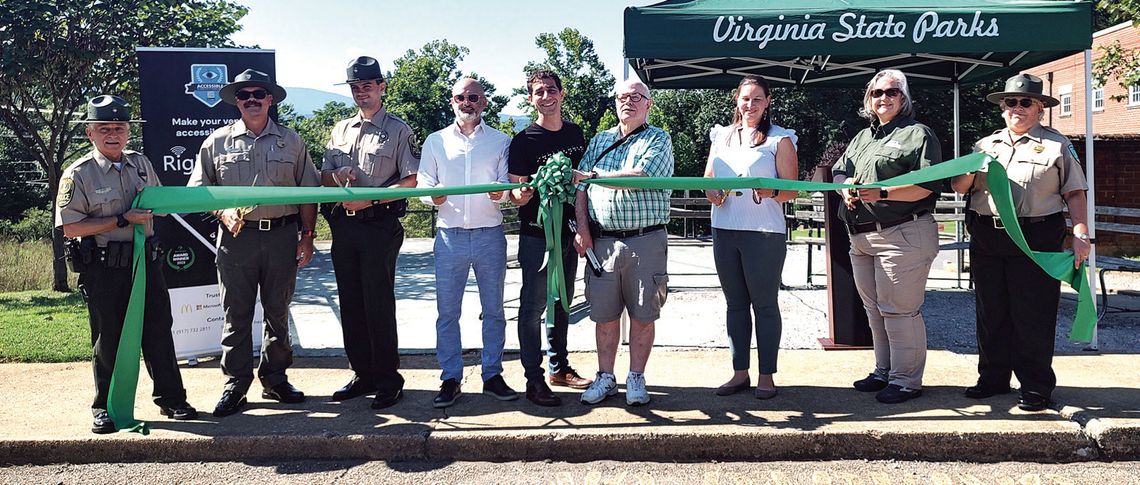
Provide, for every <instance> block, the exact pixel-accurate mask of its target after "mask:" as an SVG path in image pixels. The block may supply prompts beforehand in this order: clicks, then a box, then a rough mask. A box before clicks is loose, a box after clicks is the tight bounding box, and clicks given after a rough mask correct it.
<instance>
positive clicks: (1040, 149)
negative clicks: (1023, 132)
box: [1033, 145, 1045, 153]
mask: <svg viewBox="0 0 1140 485" xmlns="http://www.w3.org/2000/svg"><path fill="white" fill-rule="evenodd" d="M1043 151H1045V146H1044V145H1037V146H1035V147H1033V153H1041V152H1043Z"/></svg>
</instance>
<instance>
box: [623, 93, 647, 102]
mask: <svg viewBox="0 0 1140 485" xmlns="http://www.w3.org/2000/svg"><path fill="white" fill-rule="evenodd" d="M647 98H649V96H646V95H644V94H641V93H627V94H619V95H618V96H617V100H618V102H619V103H624V102H626V101H628V102H630V103H640V102H641V100H643V99H647Z"/></svg>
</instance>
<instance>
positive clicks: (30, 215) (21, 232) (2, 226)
mask: <svg viewBox="0 0 1140 485" xmlns="http://www.w3.org/2000/svg"><path fill="white" fill-rule="evenodd" d="M53 222H54V218H53V217H52V213H51V212H50V211H47V210H45V209H40V208H36V207H33V208H30V209H27V210H25V211H24V214H23V218H21V219H20V220H19V221H16V222H10V221H0V239H4V240H8V241H20V242H31V241H46V240H49V239H51V230H52V227H53V226H54V224H53Z"/></svg>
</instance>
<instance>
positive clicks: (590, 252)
mask: <svg viewBox="0 0 1140 485" xmlns="http://www.w3.org/2000/svg"><path fill="white" fill-rule="evenodd" d="M569 225H570V230H571V231H574V234H577V233H578V223H576V222H574V221H570V223H569ZM586 260H587V261H589V262H590V270H591V271H593V272H594V276H598V277H600V276H602V273H604V271H603V270H602V263H601V262H600V261H598V255H596V254H594V248H586Z"/></svg>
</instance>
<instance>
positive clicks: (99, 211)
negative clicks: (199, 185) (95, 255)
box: [55, 149, 161, 247]
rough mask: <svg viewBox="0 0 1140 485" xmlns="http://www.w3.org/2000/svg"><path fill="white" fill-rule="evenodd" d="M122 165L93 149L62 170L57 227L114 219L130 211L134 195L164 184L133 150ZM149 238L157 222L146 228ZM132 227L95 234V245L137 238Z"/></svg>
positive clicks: (56, 213) (149, 224) (148, 222)
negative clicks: (101, 219) (84, 221)
mask: <svg viewBox="0 0 1140 485" xmlns="http://www.w3.org/2000/svg"><path fill="white" fill-rule="evenodd" d="M121 160H122V165H121V166H120V167H119V168H115V164H114V162H112V161H110V160H108V159H107V157H104V156H103V154H102V153H99V150H95V149H92V150H91V153H89V154H87V156H85V157H83V158H80V159H79V160H78V161H76V162H75V163H73V164H71V165H70V166H68V167H67V169H66V170H64V171H63V176H62V177H60V182H59V196H58V198H57V199H56V208H55V225H56V226H63V225H64V224H71V223H74V222H79V221H82V220H83V219H86V218H88V217H114V216H117V215H119V214H122V213H124V212H127V211H128V210H130V208H131V204H132V203H133V202H134V200H135V196H136V195H138V193H139V192H142V189H143V187H146V186H157V185H161V184H160V183H159V182H158V174H156V173H154V168H153V167H151V165H150V160H147V158H146V155H143V154H141V153H139V152H136V151H134V150H123V156H122V159H121ZM143 227H144V228H145V229H146V235H147V237H150V236H153V235H154V221H147V222H146V224H144V225H143ZM134 235H135V228H134V226H133V225H128V226H127V227H117V228H115V229H111V230H110V231H107V232H103V233H99V234H96V235H95V244H97V245H99V246H101V247H102V246H106V245H107V243H108V242H109V241H116V242H122V241H131V240H133V239H134Z"/></svg>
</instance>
